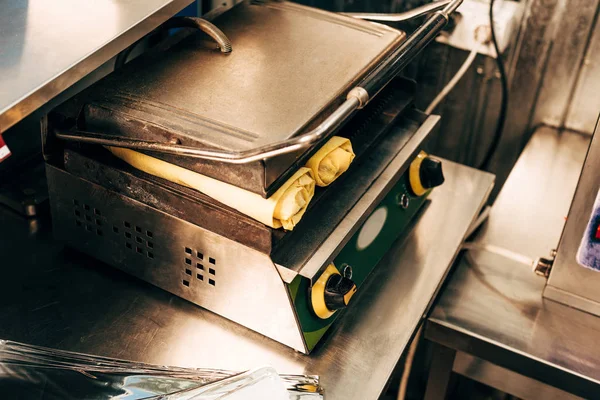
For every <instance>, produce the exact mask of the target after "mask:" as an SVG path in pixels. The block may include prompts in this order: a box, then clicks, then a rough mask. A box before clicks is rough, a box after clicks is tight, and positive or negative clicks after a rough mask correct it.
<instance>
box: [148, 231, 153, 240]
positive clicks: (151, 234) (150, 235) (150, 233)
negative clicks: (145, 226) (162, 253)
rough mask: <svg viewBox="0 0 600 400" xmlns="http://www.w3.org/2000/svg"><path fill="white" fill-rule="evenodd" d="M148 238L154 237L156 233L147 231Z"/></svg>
mask: <svg viewBox="0 0 600 400" xmlns="http://www.w3.org/2000/svg"><path fill="white" fill-rule="evenodd" d="M146 236H148V237H149V238H151V237H153V236H154V233H152V232H150V231H146Z"/></svg>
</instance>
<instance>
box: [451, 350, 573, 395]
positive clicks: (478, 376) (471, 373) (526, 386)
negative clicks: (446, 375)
mask: <svg viewBox="0 0 600 400" xmlns="http://www.w3.org/2000/svg"><path fill="white" fill-rule="evenodd" d="M453 370H454V372H456V373H458V374H460V375H462V376H466V377H468V378H471V379H473V380H475V381H477V382H481V383H483V384H484V385H488V386H491V387H493V388H496V389H500V390H501V391H503V392H505V393H509V394H511V395H513V396H516V397H517V398H519V399H524V400H530V399H531V400H534V399H544V400H583V399H582V398H581V397H579V396H574V395H572V394H570V393H567V392H565V391H564V390H560V389H556V388H555V387H553V386H550V385H546V384H545V383H542V382H539V381H536V380H534V379H531V378H528V377H526V376H523V375H519V374H517V373H516V372H513V371H510V370H508V369H506V368H502V367H499V366H497V365H494V364H492V363H489V362H487V361H484V360H482V359H481V358H477V357H473V356H471V355H469V354H465V353H459V354H457V355H456V359H455V360H454V368H453Z"/></svg>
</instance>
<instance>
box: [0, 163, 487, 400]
mask: <svg viewBox="0 0 600 400" xmlns="http://www.w3.org/2000/svg"><path fill="white" fill-rule="evenodd" d="M444 168H445V173H446V177H447V180H446V183H445V184H444V185H443V186H441V187H440V188H437V189H436V190H435V191H434V192H433V194H432V196H431V200H430V201H429V202H428V204H427V205H426V207H425V209H424V210H423V212H422V213H421V214H420V215H419V216H418V219H417V221H416V224H415V226H414V228H413V229H412V231H411V233H410V234H409V235H408V236H407V237H406V238H405V240H403V241H399V242H398V243H397V244H396V245H395V246H394V248H393V249H392V250H391V251H390V252H389V254H387V256H386V257H385V258H384V260H383V261H382V262H381V263H380V265H378V267H377V268H376V269H375V272H374V273H373V276H372V277H371V278H370V279H369V281H368V282H367V284H366V285H365V286H364V287H362V288H361V290H359V292H358V293H357V295H356V296H355V298H354V299H353V302H352V304H351V305H350V307H349V308H348V310H346V311H345V312H346V315H344V316H343V318H341V319H340V321H339V323H337V324H336V325H335V326H334V329H333V330H332V331H331V332H330V333H329V336H328V337H327V338H326V339H325V340H324V342H323V343H321V344H320V345H319V346H318V347H317V349H316V350H315V351H314V352H313V353H312V354H311V355H309V356H305V355H302V354H300V353H297V352H295V351H293V350H291V349H289V348H287V347H284V346H283V345H280V344H278V343H276V342H273V341H271V340H269V339H267V338H265V337H262V336H261V335H259V334H257V333H254V332H252V331H249V330H248V329H246V328H244V327H241V326H238V325H236V324H234V323H232V322H229V321H227V320H225V319H223V318H221V317H219V316H217V315H215V314H212V313H210V312H207V311H205V310H202V309H201V308H199V307H197V306H195V305H193V304H191V303H188V302H186V301H184V300H182V299H180V298H177V297H175V296H172V295H170V294H169V293H167V292H164V291H162V290H160V289H157V288H155V287H153V286H150V285H148V284H145V283H143V282H141V281H138V280H136V279H133V278H131V277H129V276H127V275H125V274H123V273H120V272H118V271H116V270H114V269H112V268H110V267H108V266H106V265H104V264H101V263H99V262H97V261H95V260H93V259H91V258H89V257H87V256H84V255H82V254H79V253H76V252H75V251H73V250H69V249H64V248H63V247H62V246H61V245H60V244H57V243H55V242H54V241H53V240H52V238H51V233H50V232H49V227H48V224H47V222H45V221H32V222H31V223H30V224H29V225H28V224H27V223H26V222H25V221H24V220H22V219H20V218H19V217H17V216H16V215H14V214H11V213H9V212H6V211H3V210H0V260H1V262H0V265H1V267H2V273H3V278H2V279H1V280H0V304H2V305H3V306H2V307H1V308H0V338H5V339H12V340H16V341H21V342H26V343H31V344H37V345H43V346H50V347H56V348H60V349H65V350H73V351H80V352H87V353H92V354H100V355H105V356H111V357H119V358H125V359H130V360H139V361H145V362H150V363H157V364H167V365H178V366H197V367H200V366H204V367H213V368H226V369H237V370H240V369H246V368H252V367H257V366H260V365H264V364H270V365H272V366H274V367H275V368H277V370H278V371H280V372H281V373H310V374H318V375H321V381H322V384H323V386H324V388H325V391H326V398H327V399H328V400H335V399H344V400H347V399H360V400H369V399H377V398H378V396H379V394H380V393H381V392H382V390H383V389H384V387H385V385H386V382H387V381H388V379H389V377H390V375H391V373H392V370H393V368H394V366H395V365H396V364H397V362H398V360H399V359H400V356H401V354H402V352H403V351H404V348H405V347H406V345H407V343H408V342H409V340H410V338H411V336H412V335H413V333H414V330H415V327H416V326H417V324H418V323H419V321H420V320H421V319H422V317H423V314H424V313H425V312H426V310H427V309H428V307H429V304H430V301H431V299H432V297H433V296H434V294H435V293H437V290H438V288H439V286H440V284H441V282H442V280H443V279H444V277H445V276H446V273H447V270H448V267H449V266H450V265H451V264H452V261H453V260H454V257H455V256H456V249H457V248H458V247H459V245H460V243H461V242H462V240H463V236H464V234H465V232H466V231H467V229H468V227H469V225H470V223H471V222H472V220H473V219H474V217H475V216H476V215H477V214H478V212H479V210H480V208H481V206H482V204H483V203H484V201H485V199H486V198H487V196H488V194H489V191H490V189H491V186H492V183H493V176H492V175H490V174H487V173H483V172H480V171H477V170H474V169H471V168H468V167H464V166H461V165H458V164H454V163H451V162H446V163H445V165H444ZM248 285H249V290H252V289H251V283H248Z"/></svg>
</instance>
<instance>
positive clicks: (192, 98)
mask: <svg viewBox="0 0 600 400" xmlns="http://www.w3.org/2000/svg"><path fill="white" fill-rule="evenodd" d="M213 23H214V24H215V25H216V26H218V27H219V28H220V29H221V30H222V31H223V32H224V33H225V34H226V35H227V36H228V37H229V39H230V40H231V42H232V46H233V52H232V53H230V54H228V55H225V54H222V53H221V52H219V51H218V50H216V49H215V45H214V43H212V42H210V41H209V40H208V37H207V36H206V35H204V34H203V33H201V32H198V33H195V34H192V35H190V36H189V37H187V38H186V39H184V40H182V41H181V42H180V43H178V44H177V45H175V46H173V47H172V48H170V49H169V50H167V51H164V52H162V53H158V54H154V55H153V56H150V57H141V58H140V59H138V60H136V61H134V62H132V63H129V64H127V65H126V66H125V67H124V68H123V69H122V70H120V71H117V72H116V73H114V74H112V75H111V76H109V77H107V79H105V80H104V82H102V83H100V84H99V85H96V90H95V94H94V97H92V98H93V99H94V100H92V101H90V102H89V103H88V104H87V105H86V106H85V107H84V112H83V119H84V121H82V122H81V123H82V124H83V125H84V127H82V128H84V129H85V130H88V131H96V132H101V133H106V134H118V135H121V136H125V137H129V138H137V139H145V140H156V141H163V142H164V141H167V140H172V139H173V138H177V139H179V140H180V142H181V144H182V145H186V146H194V147H199V148H219V149H230V150H247V149H252V148H255V147H258V146H261V145H264V144H270V143H274V142H277V141H280V140H283V139H287V138H290V137H293V136H295V135H298V134H301V133H303V132H305V131H307V130H309V129H311V128H312V127H314V126H316V125H317V124H318V123H319V122H320V121H321V120H322V119H323V118H325V117H326V116H328V115H329V113H330V112H331V110H332V109H333V108H334V107H337V106H338V105H339V104H340V103H341V101H342V100H343V99H344V98H345V95H346V93H347V92H348V91H349V90H350V89H351V88H352V87H353V86H354V85H355V84H356V83H357V82H358V81H359V80H360V79H361V78H362V77H364V75H365V74H366V73H367V72H369V71H370V70H371V69H372V68H373V67H374V66H375V65H376V64H377V63H378V62H379V61H381V59H382V58H383V57H384V56H385V55H387V54H388V53H389V52H390V51H391V50H393V49H394V48H396V47H397V45H398V44H399V43H400V42H401V41H402V40H403V39H404V38H405V34H404V33H403V32H401V31H397V30H394V29H391V28H389V27H386V26H383V25H378V24H373V23H370V22H365V21H361V20H357V19H354V18H351V17H346V16H342V15H338V14H334V13H330V12H326V11H321V10H317V9H313V8H309V7H305V6H301V5H297V4H293V3H288V2H264V3H259V4H254V3H250V2H248V1H246V2H243V3H241V4H239V5H238V6H236V7H234V8H233V9H231V10H229V11H227V12H225V13H223V14H222V15H220V16H219V17H217V18H216V19H215V20H214V21H213ZM311 150H312V151H314V150H316V149H309V150H308V151H307V152H303V153H302V152H301V153H299V154H287V155H284V156H281V157H278V158H275V159H271V160H269V161H268V162H264V161H261V162H255V163H251V164H246V165H231V164H225V163H219V162H208V161H205V160H199V159H192V158H185V157H177V156H168V155H163V154H153V155H154V156H156V157H159V158H162V159H165V160H167V161H169V162H171V163H174V164H177V165H180V166H182V167H185V168H188V169H191V170H194V171H197V172H200V173H202V174H205V175H208V176H211V177H214V178H216V179H219V180H221V181H225V182H228V183H231V184H234V185H236V186H239V187H242V188H244V189H247V190H251V191H253V192H256V193H259V194H261V195H263V196H265V197H266V196H268V195H270V194H271V193H273V192H274V191H275V190H276V189H277V187H278V186H279V185H280V184H281V183H283V181H285V179H286V178H287V177H288V176H289V175H291V174H293V172H294V171H295V170H296V168H297V165H295V163H296V164H299V163H302V160H299V158H301V156H305V157H307V156H308V155H309V153H310V152H311Z"/></svg>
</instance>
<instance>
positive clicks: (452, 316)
mask: <svg viewBox="0 0 600 400" xmlns="http://www.w3.org/2000/svg"><path fill="white" fill-rule="evenodd" d="M588 144H589V137H587V136H580V135H579V134H575V133H568V132H564V133H561V132H557V131H555V130H552V129H550V128H541V129H539V130H538V131H537V132H536V133H535V134H534V136H533V137H532V139H531V141H530V142H529V144H528V145H527V147H526V148H525V150H524V152H523V154H522V155H521V157H520V159H519V161H518V162H517V164H516V166H515V168H514V169H513V171H512V173H511V175H510V177H509V179H508V181H507V182H506V185H505V186H504V188H503V189H502V191H501V193H500V195H499V197H498V199H497V200H496V203H495V205H494V206H493V208H492V211H491V213H490V217H489V221H488V222H487V224H486V225H485V226H484V228H483V231H482V232H481V234H480V235H479V236H478V238H477V240H480V241H484V242H486V243H489V244H494V245H497V246H501V247H505V248H507V249H510V250H512V251H515V252H518V253H521V254H524V255H526V256H528V257H531V258H536V257H539V256H548V255H549V253H550V251H551V249H553V248H555V247H556V246H557V245H558V241H559V238H560V235H561V232H562V228H563V225H564V221H565V220H564V219H565V217H566V215H567V213H568V210H569V206H570V203H571V199H572V196H573V193H574V191H575V186H576V184H577V180H578V178H579V173H580V172H581V166H582V164H583V160H584V157H585V154H586V151H587V147H588ZM544 283H545V282H544V279H543V278H541V277H538V276H536V275H534V274H533V273H532V271H531V270H530V269H529V268H527V267H526V266H524V265H522V264H519V263H516V262H512V261H509V260H507V259H504V258H501V257H499V256H496V255H493V254H489V253H482V252H478V251H470V252H469V254H468V256H465V257H462V258H461V260H460V262H459V265H458V267H457V269H456V270H455V273H454V274H453V276H452V278H451V279H449V282H448V285H447V287H446V288H445V289H444V291H443V292H442V294H441V295H440V299H439V302H438V304H437V305H436V306H435V307H434V309H433V311H432V313H431V316H430V317H429V319H428V322H427V324H426V329H425V337H426V338H427V339H429V340H431V341H433V342H435V343H437V346H436V348H435V353H434V354H435V357H434V363H433V366H432V368H431V370H430V379H429V387H428V393H427V396H426V398H427V399H436V398H443V397H444V395H445V392H446V384H447V382H448V380H449V376H450V373H451V371H452V370H454V372H457V373H459V374H462V375H465V376H468V377H470V378H472V379H475V380H477V381H480V382H483V383H485V384H488V385H491V386H494V387H496V388H498V389H501V390H503V391H505V392H508V393H510V394H512V395H515V396H517V397H519V398H523V399H553V398H556V399H571V398H577V397H575V396H581V397H585V398H600V386H599V384H600V347H598V337H599V334H600V318H597V317H594V316H592V315H589V314H586V313H584V312H581V311H578V310H575V309H571V308H569V307H566V306H563V305H561V304H558V303H554V302H552V301H550V300H546V299H543V298H542V289H543V287H544ZM567 392H568V393H567ZM569 393H570V394H569Z"/></svg>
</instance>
